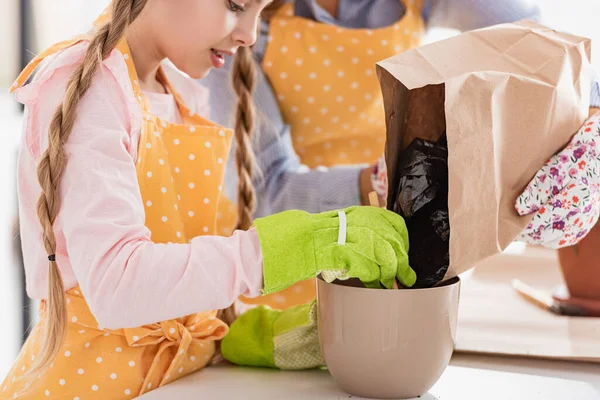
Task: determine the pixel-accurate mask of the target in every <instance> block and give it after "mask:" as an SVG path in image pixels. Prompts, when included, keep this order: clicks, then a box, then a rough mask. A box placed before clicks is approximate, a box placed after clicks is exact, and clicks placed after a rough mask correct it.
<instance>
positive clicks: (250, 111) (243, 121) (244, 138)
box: [233, 47, 256, 230]
mask: <svg viewBox="0 0 600 400" xmlns="http://www.w3.org/2000/svg"><path fill="white" fill-rule="evenodd" d="M255 81H256V67H255V64H254V60H253V58H252V50H251V49H250V48H248V47H243V48H240V49H239V51H238V54H237V56H236V58H235V62H234V64H233V88H234V90H235V93H236V95H237V97H238V105H237V113H236V121H235V128H234V135H235V145H236V149H235V164H236V167H237V173H238V199H237V202H238V221H237V226H236V229H243V230H246V229H248V228H250V226H251V225H252V215H253V214H254V210H255V208H256V193H255V191H254V185H253V184H252V179H253V178H254V153H253V152H252V141H251V135H252V131H253V130H254V122H255V121H254V120H255V110H254V103H253V101H252V92H253V90H254V85H255Z"/></svg>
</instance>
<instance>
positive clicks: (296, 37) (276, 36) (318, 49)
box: [242, 0, 424, 309]
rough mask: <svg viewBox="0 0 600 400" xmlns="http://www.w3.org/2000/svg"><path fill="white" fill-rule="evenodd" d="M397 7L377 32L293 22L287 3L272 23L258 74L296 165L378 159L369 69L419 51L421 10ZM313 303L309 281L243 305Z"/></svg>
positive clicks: (413, 5) (381, 135)
mask: <svg viewBox="0 0 600 400" xmlns="http://www.w3.org/2000/svg"><path fill="white" fill-rule="evenodd" d="M404 4H405V8H406V12H405V14H404V16H403V17H402V18H401V19H400V20H399V21H397V22H396V23H394V24H393V25H391V26H388V27H384V28H380V29H348V28H341V27H337V26H332V25H327V24H322V23H318V22H314V21H310V20H308V19H304V18H300V17H296V16H294V5H293V3H287V4H286V5H285V6H283V7H282V8H281V9H279V11H278V12H277V13H276V14H275V15H274V17H273V18H272V19H271V21H270V27H269V38H268V46H267V51H266V53H265V57H264V60H263V64H262V67H263V70H264V71H265V74H266V76H267V78H268V79H269V81H270V83H271V85H272V87H273V89H274V92H275V94H276V96H277V99H278V101H279V107H280V110H281V113H282V115H283V118H284V120H285V121H286V123H287V124H289V125H290V126H291V132H292V140H293V144H294V148H295V150H296V152H297V153H298V155H299V156H300V159H301V161H302V163H303V164H305V165H308V166H309V167H311V168H314V167H317V166H326V167H332V166H335V165H340V164H360V163H373V162H375V160H377V159H378V158H379V157H381V156H382V155H383V152H384V145H385V114H384V108H383V99H382V96H381V89H380V86H379V82H378V80H377V76H376V74H375V64H376V63H377V62H378V61H381V60H383V59H386V58H389V57H391V56H393V55H395V54H397V53H400V52H402V51H404V50H407V49H409V48H413V47H416V46H418V45H419V43H420V40H421V36H422V33H423V31H424V24H423V19H422V17H421V2H420V1H414V0H410V1H408V0H407V1H405V2H404ZM357 184H358V182H357ZM315 295H316V293H315V283H314V280H309V281H305V282H300V283H298V284H296V285H294V286H292V287H291V288H289V289H287V290H286V291H283V292H281V293H277V294H273V295H269V296H265V297H259V298H256V299H246V298H243V299H242V301H243V302H244V303H246V304H267V305H269V306H271V307H273V308H282V309H283V308H288V307H292V306H294V305H298V304H304V303H307V302H309V301H311V300H312V299H314V297H315Z"/></svg>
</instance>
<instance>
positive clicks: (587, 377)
mask: <svg viewBox="0 0 600 400" xmlns="http://www.w3.org/2000/svg"><path fill="white" fill-rule="evenodd" d="M348 398H350V397H349V395H348V394H346V393H344V392H342V391H341V390H339V389H338V388H337V387H336V384H335V382H334V380H333V379H332V378H331V376H330V375H329V373H328V372H327V371H301V372H280V371H272V370H261V369H250V368H238V367H212V368H207V369H205V370H203V371H200V372H198V373H195V374H192V375H190V376H188V377H185V378H183V379H181V380H179V381H177V382H174V383H172V384H170V385H168V386H165V387H163V388H160V389H158V390H155V391H153V392H150V393H148V394H147V395H145V396H142V397H141V399H142V400H158V399H177V400H188V399H190V400H191V399H194V400H196V399H244V400H265V399H286V400H287V399H289V400H295V399H298V400H300V399H302V400H304V399H317V400H337V399H348ZM352 398H353V399H358V398H356V397H352ZM482 399H485V400H513V399H514V400H595V399H600V365H598V364H584V363H570V362H560V361H543V360H532V359H518V358H508V357H490V356H476V355H464V354H460V355H455V357H454V358H453V359H452V362H451V366H450V367H448V369H447V370H446V372H445V373H444V375H443V376H442V377H441V378H440V380H439V381H438V383H437V384H436V385H435V386H434V387H433V388H432V389H431V391H430V393H429V394H427V395H426V396H423V397H421V400H482Z"/></svg>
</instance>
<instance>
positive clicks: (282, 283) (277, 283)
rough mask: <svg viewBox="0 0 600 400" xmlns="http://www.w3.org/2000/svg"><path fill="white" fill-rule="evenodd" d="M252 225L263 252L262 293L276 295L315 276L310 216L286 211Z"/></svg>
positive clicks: (256, 221)
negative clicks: (254, 227)
mask: <svg viewBox="0 0 600 400" xmlns="http://www.w3.org/2000/svg"><path fill="white" fill-rule="evenodd" d="M254 225H255V226H256V231H257V232H258V237H259V240H260V244H261V248H262V253H263V282H264V283H263V294H271V293H275V292H279V291H281V290H283V289H286V288H287V287H289V286H291V285H293V284H294V283H296V282H300V281H303V280H306V279H310V278H314V277H315V276H316V273H317V268H316V261H315V247H314V242H313V227H312V216H311V215H310V214H308V213H306V212H304V211H285V212H282V213H279V214H275V215H271V216H269V217H266V218H258V219H256V220H255V221H254ZM294 249H303V251H297V250H294Z"/></svg>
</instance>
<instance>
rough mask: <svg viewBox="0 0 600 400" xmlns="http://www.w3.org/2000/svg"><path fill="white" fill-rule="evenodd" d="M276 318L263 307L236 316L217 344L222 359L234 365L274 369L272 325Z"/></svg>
mask: <svg viewBox="0 0 600 400" xmlns="http://www.w3.org/2000/svg"><path fill="white" fill-rule="evenodd" d="M278 315H279V311H278V310H272V309H270V308H268V307H265V306H259V307H256V308H253V309H251V310H249V311H247V312H245V313H244V314H242V315H240V316H239V317H238V319H236V320H235V322H234V323H233V324H232V325H231V327H230V328H229V332H228V333H227V335H226V336H225V338H224V339H223V341H222V342H221V354H222V355H223V358H225V359H226V360H227V361H229V362H232V363H234V364H237V365H247V366H255V367H269V368H275V356H274V348H273V323H274V322H275V319H276V318H277V317H278Z"/></svg>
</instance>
